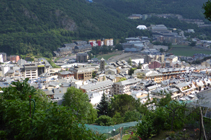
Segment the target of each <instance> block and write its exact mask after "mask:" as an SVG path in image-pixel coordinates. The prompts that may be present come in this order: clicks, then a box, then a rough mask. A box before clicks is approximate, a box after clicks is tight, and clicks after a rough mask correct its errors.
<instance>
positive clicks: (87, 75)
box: [73, 67, 95, 81]
mask: <svg viewBox="0 0 211 140" xmlns="http://www.w3.org/2000/svg"><path fill="white" fill-rule="evenodd" d="M93 71H95V69H94V68H86V67H81V68H74V70H73V72H74V78H75V79H77V80H84V81H86V80H89V79H91V78H92V72H93Z"/></svg>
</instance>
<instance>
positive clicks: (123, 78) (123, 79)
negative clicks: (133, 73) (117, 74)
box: [118, 77, 127, 82]
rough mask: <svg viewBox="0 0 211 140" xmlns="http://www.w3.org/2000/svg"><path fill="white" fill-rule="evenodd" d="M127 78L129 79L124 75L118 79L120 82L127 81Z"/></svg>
mask: <svg viewBox="0 0 211 140" xmlns="http://www.w3.org/2000/svg"><path fill="white" fill-rule="evenodd" d="M125 80H127V78H125V77H122V78H120V79H119V81H118V82H121V81H125Z"/></svg>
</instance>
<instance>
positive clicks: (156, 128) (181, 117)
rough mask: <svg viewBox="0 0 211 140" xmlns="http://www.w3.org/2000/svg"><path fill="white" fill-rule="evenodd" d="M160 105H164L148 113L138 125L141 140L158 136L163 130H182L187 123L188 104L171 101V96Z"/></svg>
mask: <svg viewBox="0 0 211 140" xmlns="http://www.w3.org/2000/svg"><path fill="white" fill-rule="evenodd" d="M160 104H162V105H159V106H157V107H156V109H155V110H154V111H148V112H147V114H146V115H144V116H143V117H142V122H140V123H139V124H138V126H137V134H138V135H139V136H140V137H141V138H143V139H148V138H150V137H152V136H155V135H158V134H159V133H160V131H161V130H170V129H171V130H172V131H173V130H175V129H176V130H177V129H181V128H182V127H183V126H184V124H185V122H186V121H187V120H186V117H185V112H184V111H185V110H186V104H181V103H179V102H177V101H170V100H169V96H167V97H166V98H165V99H164V100H163V101H161V102H160ZM163 105H164V106H163Z"/></svg>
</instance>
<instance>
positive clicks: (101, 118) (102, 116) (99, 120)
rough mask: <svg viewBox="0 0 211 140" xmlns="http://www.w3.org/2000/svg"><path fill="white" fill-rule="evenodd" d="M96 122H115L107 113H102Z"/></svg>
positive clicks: (109, 123) (105, 124)
mask: <svg viewBox="0 0 211 140" xmlns="http://www.w3.org/2000/svg"><path fill="white" fill-rule="evenodd" d="M96 123H97V124H98V125H102V126H110V125H112V124H113V120H112V118H111V117H109V116H106V115H101V116H100V117H99V118H98V119H97V120H96Z"/></svg>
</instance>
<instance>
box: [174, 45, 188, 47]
mask: <svg viewBox="0 0 211 140" xmlns="http://www.w3.org/2000/svg"><path fill="white" fill-rule="evenodd" d="M172 47H190V46H186V45H172Z"/></svg>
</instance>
